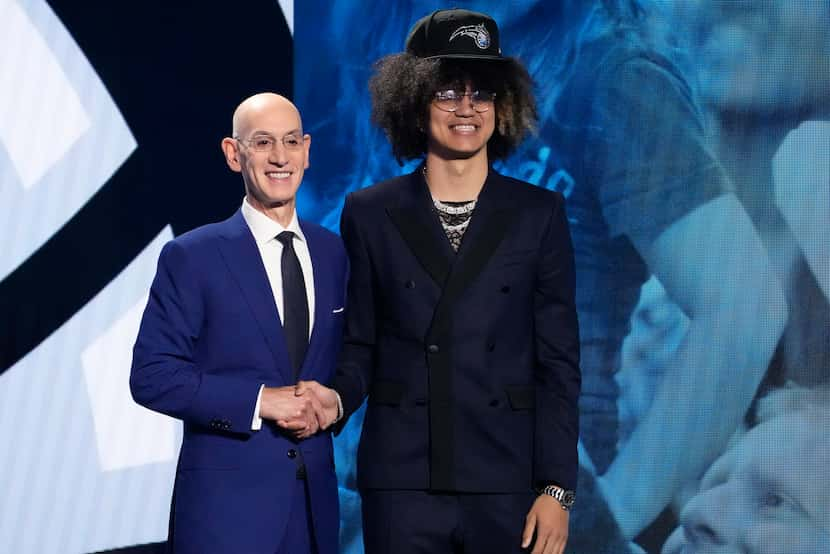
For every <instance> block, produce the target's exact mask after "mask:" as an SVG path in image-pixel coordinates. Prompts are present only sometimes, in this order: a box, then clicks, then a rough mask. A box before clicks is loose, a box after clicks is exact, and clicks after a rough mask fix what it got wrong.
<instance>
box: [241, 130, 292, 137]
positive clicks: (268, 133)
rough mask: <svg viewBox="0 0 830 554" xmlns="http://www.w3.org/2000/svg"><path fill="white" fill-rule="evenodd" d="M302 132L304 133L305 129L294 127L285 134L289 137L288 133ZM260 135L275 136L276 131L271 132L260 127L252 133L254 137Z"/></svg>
mask: <svg viewBox="0 0 830 554" xmlns="http://www.w3.org/2000/svg"><path fill="white" fill-rule="evenodd" d="M302 134H303V131H302V130H301V129H292V130H290V131H288V132H287V133H285V134H284V135H283V136H284V137H287V136H288V135H302ZM259 135H268V136H269V137H273V136H274V133H270V132H268V131H262V130H259V129H258V130H256V131H254V132H253V133H251V136H252V137H256V136H259Z"/></svg>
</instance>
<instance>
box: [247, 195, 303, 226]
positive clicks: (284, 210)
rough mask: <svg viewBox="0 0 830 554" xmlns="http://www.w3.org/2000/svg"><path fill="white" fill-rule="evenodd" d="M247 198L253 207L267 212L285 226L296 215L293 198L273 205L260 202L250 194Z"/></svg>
mask: <svg viewBox="0 0 830 554" xmlns="http://www.w3.org/2000/svg"><path fill="white" fill-rule="evenodd" d="M246 198H247V199H248V204H250V205H251V207H252V208H253V209H255V210H256V211H258V212H261V213H263V214H265V215H266V216H268V217H269V218H270V219H273V220H274V221H276V222H277V223H279V224H280V225H282V226H283V227H288V224H289V223H291V219H292V218H293V217H294V199H293V198H292V199H291V200H288V201H286V202H282V203H278V204H271V205H267V204H265V203H263V202H260V201H259V200H257V199H256V198H254V197H253V196H251V195H250V194H249V195H247V196H246Z"/></svg>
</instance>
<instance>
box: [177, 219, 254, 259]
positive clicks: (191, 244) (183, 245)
mask: <svg viewBox="0 0 830 554" xmlns="http://www.w3.org/2000/svg"><path fill="white" fill-rule="evenodd" d="M235 217H237V216H236V215H234V216H233V217H231V218H229V219H226V220H225V221H220V222H217V223H208V224H206V225H201V226H199V227H196V228H195V229H191V230H190V231H187V232H185V233H182V234H181V235H178V236H176V237H175V238H173V239H172V240H170V241H169V242H168V243H167V244H165V245H164V248H163V250H162V255H165V254H166V255H170V253H171V252H173V251H175V252H178V253H180V254H182V255H185V254H186V255H191V256H192V255H195V256H198V255H200V254H201V253H203V252H206V251H207V250H208V249H210V248H213V245H214V244H215V241H216V240H217V239H218V238H219V237H220V236H222V235H226V234H228V232H229V231H230V230H231V229H232V227H233V220H234V218H235ZM239 217H241V215H240V216H239Z"/></svg>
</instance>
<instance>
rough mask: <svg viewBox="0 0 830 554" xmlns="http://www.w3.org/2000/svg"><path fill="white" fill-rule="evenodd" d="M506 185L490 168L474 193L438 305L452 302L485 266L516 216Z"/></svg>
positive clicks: (508, 188) (507, 184)
mask: <svg viewBox="0 0 830 554" xmlns="http://www.w3.org/2000/svg"><path fill="white" fill-rule="evenodd" d="M516 215H517V211H516V209H515V207H514V206H513V202H512V201H511V195H510V184H509V183H508V182H506V180H505V179H504V178H503V177H502V176H501V175H499V174H498V173H495V172H493V171H492V170H491V171H490V172H489V173H488V175H487V180H486V181H485V182H484V187H483V188H482V189H481V192H480V193H479V196H478V201H477V202H476V207H475V210H474V211H473V216H472V219H471V220H470V225H469V227H467V231H466V232H465V233H464V238H463V239H462V240H461V246H460V247H459V249H458V255H457V257H456V260H455V263H454V264H453V266H452V272H451V273H450V276H449V278H448V280H447V282H446V286H445V289H444V294H443V296H442V300H441V303H440V304H444V303H445V302H444V301H445V300H449V301H450V302H452V301H453V300H454V299H455V298H456V297H457V296H458V295H459V294H460V293H461V292H462V291H463V290H464V289H466V288H467V287H468V286H469V284H470V283H471V282H472V281H473V279H475V277H476V276H477V275H478V274H479V273H481V270H482V269H483V268H484V266H485V265H487V262H488V261H489V260H490V257H491V256H492V255H493V252H495V251H496V248H498V246H499V244H501V241H502V239H503V238H504V237H505V235H506V234H507V232H508V231H509V230H510V227H511V226H512V225H513V222H514V220H515V218H516Z"/></svg>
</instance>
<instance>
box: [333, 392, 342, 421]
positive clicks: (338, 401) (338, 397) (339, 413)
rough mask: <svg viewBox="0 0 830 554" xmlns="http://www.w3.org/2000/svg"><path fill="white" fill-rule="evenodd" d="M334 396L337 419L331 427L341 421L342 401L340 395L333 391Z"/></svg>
mask: <svg viewBox="0 0 830 554" xmlns="http://www.w3.org/2000/svg"><path fill="white" fill-rule="evenodd" d="M334 396H335V398H337V417H336V418H334V421H332V422H331V424H332V425H334V424H335V423H337V422H338V421H340V420H341V419H343V400H341V399H340V393H339V392H337V391H334Z"/></svg>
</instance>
